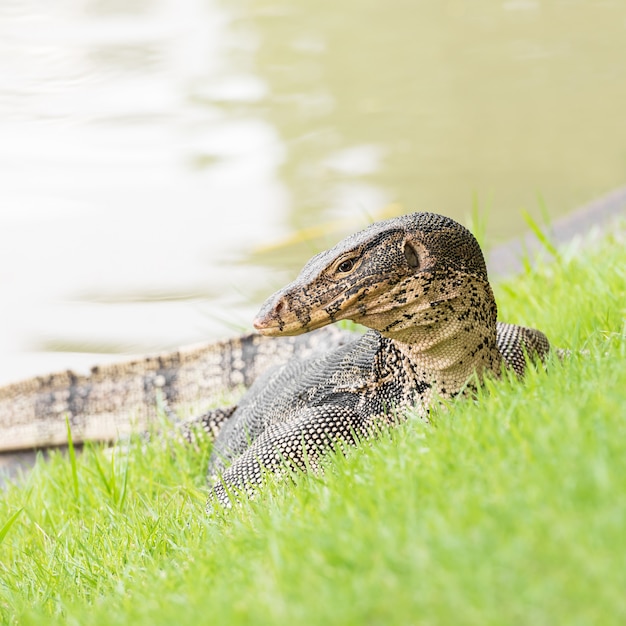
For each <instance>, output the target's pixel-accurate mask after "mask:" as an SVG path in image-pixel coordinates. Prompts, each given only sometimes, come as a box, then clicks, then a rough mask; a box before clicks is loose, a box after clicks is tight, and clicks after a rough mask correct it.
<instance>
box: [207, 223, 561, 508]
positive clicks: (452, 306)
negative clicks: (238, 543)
mask: <svg viewBox="0 0 626 626" xmlns="http://www.w3.org/2000/svg"><path fill="white" fill-rule="evenodd" d="M496 316H497V307H496V302H495V299H494V297H493V293H492V290H491V286H490V284H489V281H488V278H487V269H486V266H485V262H484V259H483V255H482V252H481V250H480V247H479V245H478V243H477V242H476V239H475V238H474V237H473V235H472V234H471V233H470V232H469V231H468V230H467V229H465V228H464V227H463V226H461V225H460V224H458V223H456V222H454V221H453V220H451V219H449V218H446V217H443V216H441V215H436V214H432V213H414V214H411V215H405V216H402V217H399V218H394V219H391V220H386V221H383V222H379V223H376V224H373V225H372V226H370V227H369V228H367V229H365V230H363V231H361V232H360V233H357V234H355V235H352V236H350V237H348V238H346V239H344V240H343V241H341V242H340V243H339V244H337V245H336V246H335V247H334V248H332V249H331V250H328V251H325V252H322V253H321V254H319V255H317V256H316V257H314V258H313V259H311V261H309V263H307V264H306V265H305V267H304V268H303V270H302V272H301V273H300V275H299V276H298V278H297V279H296V280H295V281H294V282H293V283H291V284H289V285H287V286H286V287H285V288H284V289H281V290H280V291H278V292H277V293H276V294H274V295H273V296H271V297H270V298H269V299H268V300H267V301H266V303H265V304H264V305H263V306H262V308H261V311H260V312H259V314H258V316H257V318H256V320H255V322H254V325H255V327H256V328H257V330H259V331H260V332H261V333H263V334H266V335H269V336H275V337H280V336H284V335H297V334H300V333H306V332H309V331H311V330H316V329H319V328H322V327H324V326H326V325H328V324H332V323H333V322H335V321H338V320H342V319H350V320H353V321H355V322H357V323H359V324H363V325H364V326H367V327H369V328H370V330H369V331H368V332H367V333H366V334H365V335H363V336H361V337H359V338H357V339H354V340H353V341H351V342H349V343H347V344H346V345H344V346H341V347H338V348H336V349H334V350H332V351H329V352H327V353H325V354H322V355H314V356H312V357H310V358H294V359H292V360H291V361H290V362H288V363H287V364H285V365H283V366H280V367H277V368H274V369H272V370H270V371H268V372H266V373H265V374H264V375H263V376H262V377H261V378H260V379H258V380H257V381H256V382H255V383H254V384H253V386H252V387H251V389H250V390H249V391H248V392H247V394H246V395H245V396H244V397H243V398H242V400H241V401H240V402H239V405H238V407H237V409H236V410H235V411H234V412H233V414H232V415H231V416H230V418H229V419H228V420H227V421H226V422H225V423H224V425H223V427H222V429H221V430H220V432H219V434H218V436H217V439H216V441H215V446H214V449H213V453H212V456H211V459H210V462H209V480H210V482H211V484H212V488H211V494H212V498H217V500H219V501H220V502H221V503H223V504H228V503H229V495H228V491H229V490H230V489H233V488H235V489H241V488H245V489H248V490H249V489H250V488H253V486H254V485H255V484H258V483H260V482H261V481H262V477H263V474H264V473H265V472H266V471H278V472H280V471H282V470H283V469H284V468H285V467H286V465H290V466H292V467H297V468H300V469H303V470H304V469H308V468H313V469H315V468H317V467H318V459H319V457H320V455H321V454H323V453H324V452H325V451H326V450H328V449H329V448H331V447H336V446H337V445H339V446H341V445H343V443H348V444H356V443H357V442H358V441H359V440H360V439H362V438H367V437H369V436H371V435H372V434H373V433H375V432H376V430H377V429H378V428H379V427H380V426H381V425H382V426H388V425H390V424H392V423H394V422H395V421H396V420H398V419H401V418H402V416H403V415H404V412H405V410H406V409H407V408H409V407H412V408H414V409H415V410H416V411H417V413H418V415H420V416H421V417H422V418H424V419H427V416H428V412H429V409H430V407H431V405H432V403H433V401H434V399H435V398H451V397H454V396H458V395H465V394H468V393H471V392H472V390H473V389H475V386H474V383H473V382H472V381H476V382H480V381H481V380H482V378H483V377H484V376H485V375H491V376H495V377H497V376H500V374H501V372H502V369H503V367H509V368H511V369H512V370H514V371H515V372H516V373H517V374H518V375H522V374H523V372H524V368H525V364H526V358H525V355H526V354H528V355H529V356H531V357H539V358H543V357H544V356H545V355H546V354H547V353H548V351H549V343H548V340H547V339H546V337H545V336H544V335H543V334H542V333H540V332H539V331H536V330H534V329H528V328H523V327H520V326H515V325H510V324H501V323H498V322H497V321H496Z"/></svg>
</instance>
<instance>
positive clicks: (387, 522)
mask: <svg viewBox="0 0 626 626" xmlns="http://www.w3.org/2000/svg"><path fill="white" fill-rule="evenodd" d="M625 268H626V246H625V245H624V239H623V238H621V239H619V238H615V237H609V238H606V239H603V240H602V241H601V242H599V243H598V242H596V243H595V244H593V245H588V246H586V247H585V248H580V247H579V248H570V249H569V250H568V251H567V252H566V253H563V254H561V255H560V256H558V258H557V259H556V261H555V262H553V263H552V264H550V265H546V266H543V267H540V268H538V270H537V271H532V272H528V273H526V274H525V275H523V276H521V277H517V278H515V279H512V280H510V281H509V282H506V283H503V284H500V285H498V286H496V295H497V297H498V300H499V303H500V310H501V313H502V315H501V318H502V319H505V320H507V321H512V322H517V323H524V324H528V325H533V326H536V327H539V328H542V329H543V330H544V331H545V332H546V333H547V334H548V335H549V336H550V338H551V339H552V340H553V343H554V344H556V345H559V346H562V347H567V348H571V349H573V350H575V351H576V350H580V349H584V350H587V351H588V353H587V354H586V355H585V356H581V355H579V354H574V355H573V356H572V357H571V358H569V359H567V360H566V361H565V362H563V363H559V362H552V363H551V364H550V365H549V368H548V372H545V371H543V370H537V371H535V370H532V371H531V372H530V373H529V375H528V376H527V377H526V379H525V380H524V382H523V383H519V382H517V381H513V380H505V381H502V382H497V383H495V382H492V383H489V384H488V385H487V387H486V388H485V389H484V391H483V392H481V393H480V395H479V398H478V399H477V401H476V402H468V401H466V402H459V403H456V404H454V405H453V406H450V407H449V408H448V410H447V411H440V412H438V413H437V414H436V415H435V416H434V419H433V424H432V425H431V426H426V425H424V424H423V423H421V422H420V421H419V420H417V419H410V420H409V421H408V422H406V423H405V424H403V425H401V426H400V427H398V428H397V429H395V430H394V431H393V432H391V433H390V434H388V435H384V436H383V437H382V438H381V439H380V440H378V441H376V442H374V443H371V444H368V445H365V446H363V447H361V448H360V449H358V450H354V451H351V452H350V453H349V454H348V456H347V457H340V456H335V457H333V458H332V459H330V463H329V468H328V471H327V472H326V474H325V475H324V476H323V477H314V476H300V477H298V479H297V481H296V482H297V484H296V485H294V484H293V483H292V482H291V481H288V482H283V483H277V484H272V485H269V486H268V487H267V488H266V489H265V490H264V491H263V493H262V494H260V495H258V497H257V498H256V499H255V500H254V501H250V502H244V503H243V504H241V505H239V506H237V507H235V508H234V509H233V510H231V511H229V512H225V513H222V514H216V515H214V516H213V517H207V516H206V515H205V514H204V501H205V486H204V474H205V468H206V462H207V458H208V449H203V450H202V451H201V452H200V453H198V452H194V451H191V450H187V449H185V448H183V447H174V449H173V450H165V449H163V448H162V446H158V445H153V446H151V447H149V448H148V449H146V450H140V449H138V448H137V449H131V450H130V451H129V452H128V453H127V454H126V453H121V452H120V453H118V458H114V459H113V460H111V459H109V458H107V457H106V456H105V455H104V454H103V452H102V450H100V449H99V448H88V449H87V450H86V451H85V452H84V453H83V454H82V455H79V456H77V457H76V458H74V457H73V456H72V455H69V456H61V455H57V456H55V457H53V458H52V460H51V461H50V462H48V463H44V462H39V463H38V464H37V466H36V468H35V469H34V471H33V472H32V473H30V474H29V475H28V476H27V477H25V479H24V480H23V482H22V484H21V485H20V486H11V487H9V488H8V489H7V490H6V491H5V492H4V493H3V494H2V495H3V501H2V502H1V503H0V619H1V620H2V621H3V622H4V623H8V624H18V623H19V624H42V623H55V622H59V623H69V624H80V625H81V626H82V625H88V624H194V625H195V624H198V623H216V624H221V623H223V624H237V623H254V624H307V625H308V624H324V625H325V626H326V625H329V624H355V625H357V624H358V625H363V624H455V625H456V624H476V625H481V626H483V625H485V624H507V625H510V624H533V625H542V624H545V625H546V626H547V625H550V626H552V625H555V624H568V626H569V625H576V624H580V625H586V624H603V625H605V624H623V623H626V592H625V590H626V411H625V406H626V367H625V365H626V359H625V356H626V354H625V353H626V348H625V344H626V342H625V332H624V313H625V310H624V308H625V306H626V295H625V294H626V272H625Z"/></svg>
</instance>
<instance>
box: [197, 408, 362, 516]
mask: <svg viewBox="0 0 626 626" xmlns="http://www.w3.org/2000/svg"><path fill="white" fill-rule="evenodd" d="M367 434H368V430H367V428H366V426H365V425H364V423H363V420H362V418H360V417H359V416H358V415H357V414H356V413H355V412H354V411H353V410H350V409H348V408H344V407H338V406H320V407H313V408H309V409H305V410H303V411H302V412H301V413H300V415H299V416H298V417H297V418H296V419H294V420H290V421H289V422H283V423H280V424H275V425H273V426H271V427H270V428H268V429H267V431H265V432H264V433H263V434H262V435H260V436H259V437H258V438H257V439H255V440H254V442H252V444H251V445H250V447H249V448H248V449H247V450H246V451H245V452H243V453H242V454H241V455H240V456H238V457H237V458H236V459H235V460H234V461H233V463H232V464H231V465H230V466H229V467H227V468H226V470H224V472H223V473H222V474H221V476H211V477H210V480H211V481H212V482H213V484H212V485H211V492H210V495H209V501H208V503H207V510H211V509H212V508H213V505H214V502H215V501H217V502H218V503H219V504H221V505H222V506H224V507H229V506H230V505H231V499H230V495H229V492H230V491H232V490H241V489H245V491H246V492H247V493H249V494H250V493H252V492H253V491H254V487H255V486H258V485H260V484H261V483H262V482H263V477H264V475H265V473H266V472H272V473H275V474H279V475H282V474H284V473H288V472H289V471H290V470H293V469H300V470H302V471H306V470H308V469H312V470H313V471H317V470H318V469H319V464H318V461H319V458H320V456H321V455H323V454H324V453H325V452H327V451H328V450H330V449H332V448H333V447H337V445H339V446H340V445H341V444H342V443H348V444H350V445H355V444H356V442H357V440H358V439H360V438H362V437H366V436H367Z"/></svg>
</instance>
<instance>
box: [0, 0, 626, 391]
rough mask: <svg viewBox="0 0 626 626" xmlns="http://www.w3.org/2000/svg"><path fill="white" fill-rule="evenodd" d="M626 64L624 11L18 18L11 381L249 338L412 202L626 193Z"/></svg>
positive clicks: (4, 198) (8, 230) (5, 308)
mask: <svg viewBox="0 0 626 626" xmlns="http://www.w3.org/2000/svg"><path fill="white" fill-rule="evenodd" d="M624 58H626V5H624V4H623V3H621V2H618V1H615V2H610V1H606V2H602V3H597V2H592V1H591V0H589V1H587V2H584V1H578V2H572V1H565V0H561V1H558V0H555V1H554V2H538V1H537V2H533V1H530V0H509V1H505V2H501V3H494V2H491V1H489V2H487V0H484V1H483V0H476V1H475V2H472V3H468V2H464V1H461V0H457V1H448V2H430V3H429V2H413V3H407V2H401V1H400V0H393V1H392V2H388V3H378V4H377V3H363V2H357V1H356V0H345V2H343V3H341V5H330V4H327V3H321V4H320V3H319V2H317V1H316V2H314V1H313V0H301V2H299V3H297V4H295V5H294V4H293V3H288V2H286V0H272V1H271V2H270V1H269V0H246V2H243V1H242V0H221V2H219V3H218V2H217V0H202V1H200V0H196V1H194V0H189V1H187V2H182V3H181V2H175V1H174V0H164V1H161V2H153V1H150V0H134V1H132V2H129V1H127V0H126V1H124V2H120V1H113V0H97V1H95V0H91V1H83V2H78V3H71V4H54V3H43V4H42V3H34V2H33V3H28V2H22V1H20V2H13V3H7V2H5V3H2V5H1V6H0V136H1V137H2V140H1V141H0V178H1V184H0V299H1V307H2V312H1V315H2V324H1V326H0V381H2V380H6V379H11V378H17V377H19V376H21V375H28V374H31V373H35V372H45V371H46V370H48V369H50V368H56V367H67V366H72V367H76V366H78V365H80V364H84V363H89V362H93V361H99V360H103V358H104V357H103V356H102V355H100V354H96V355H95V356H94V353H101V352H116V351H125V352H143V351H146V350H156V349H160V348H165V347H170V346H173V345H176V344H180V343H187V342H191V341H199V340H203V339H205V338H209V337H218V336H224V335H227V334H231V333H233V332H237V331H239V330H240V329H241V328H244V327H248V325H249V320H250V319H251V318H252V315H253V313H254V311H255V309H256V307H257V305H258V303H259V301H260V300H261V299H262V298H263V297H264V296H265V295H267V293H269V292H271V291H272V290H273V289H275V288H276V287H278V286H279V285H280V284H282V283H283V282H284V281H286V280H288V279H290V278H291V277H292V276H293V274H294V273H295V271H296V269H297V268H298V267H299V266H300V265H301V263H302V262H303V261H304V260H306V258H308V257H309V256H310V255H311V254H314V253H315V252H317V251H318V250H319V248H320V247H323V246H325V245H328V244H330V243H333V241H335V240H336V239H337V238H339V237H341V236H342V235H343V234H345V233H346V232H349V231H351V230H354V229H355V228H359V227H361V226H363V225H365V224H366V223H367V222H368V221H369V220H372V219H378V218H380V217H383V216H386V215H389V214H392V213H394V212H398V211H402V210H403V209H402V208H398V207H397V206H396V205H393V204H392V203H393V202H395V201H399V202H401V203H403V204H404V205H405V206H406V208H407V210H436V211H441V212H445V213H447V214H449V215H452V216H454V217H457V218H459V219H462V220H463V219H465V217H466V216H467V215H468V214H469V213H470V211H471V210H472V206H473V203H474V202H475V201H476V199H477V201H478V204H479V206H480V208H481V210H483V211H488V212H489V217H488V225H489V234H490V236H491V237H492V238H505V237H508V236H510V235H512V234H515V233H516V232H518V231H519V230H520V228H521V220H520V218H519V211H520V209H521V208H526V209H529V210H531V212H532V211H535V212H536V211H537V207H538V203H537V196H538V194H540V195H541V196H542V197H543V198H544V199H545V202H546V204H547V206H548V208H549V210H550V212H551V214H552V215H558V214H560V213H562V212H564V211H567V210H569V209H571V208H573V207H574V206H575V205H577V204H579V203H582V202H584V201H587V200H588V199H590V198H592V197H594V196H596V195H599V194H600V193H602V192H604V191H605V190H607V189H609V188H611V187H614V186H617V185H620V184H623V182H624V178H626V167H625V164H626V159H625V156H626V125H625V124H623V111H624V110H626V64H624V62H623V59H624ZM79 352H82V353H84V354H78V353H79Z"/></svg>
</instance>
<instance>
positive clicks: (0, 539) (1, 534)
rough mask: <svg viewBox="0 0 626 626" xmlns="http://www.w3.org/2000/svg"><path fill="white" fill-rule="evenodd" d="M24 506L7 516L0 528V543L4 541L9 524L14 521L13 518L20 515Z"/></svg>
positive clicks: (9, 528) (9, 527)
mask: <svg viewBox="0 0 626 626" xmlns="http://www.w3.org/2000/svg"><path fill="white" fill-rule="evenodd" d="M23 510H24V508H21V509H18V510H17V511H15V513H13V515H11V517H9V519H8V520H7V521H6V522H5V523H4V526H3V527H2V528H0V543H2V542H3V541H4V538H5V537H6V536H7V533H8V532H9V530H11V526H13V524H14V523H15V520H16V519H17V518H18V517H19V516H20V514H21V513H22V511H23Z"/></svg>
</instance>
